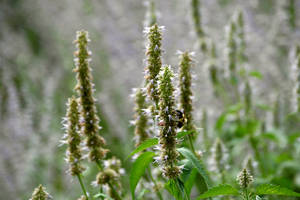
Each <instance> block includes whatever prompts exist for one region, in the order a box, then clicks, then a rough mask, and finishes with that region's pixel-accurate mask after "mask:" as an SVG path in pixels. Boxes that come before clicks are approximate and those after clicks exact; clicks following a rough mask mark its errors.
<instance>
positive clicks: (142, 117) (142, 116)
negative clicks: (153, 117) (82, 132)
mask: <svg viewBox="0 0 300 200" xmlns="http://www.w3.org/2000/svg"><path fill="white" fill-rule="evenodd" d="M145 109H147V104H146V94H145V92H144V90H143V89H140V88H139V89H137V91H136V93H135V108H134V111H135V115H134V118H135V121H134V125H135V129H134V134H135V139H136V143H135V146H139V145H140V144H141V143H142V142H143V141H145V140H146V139H147V138H148V137H149V134H148V115H147V114H146V113H145V111H144V110H145Z"/></svg>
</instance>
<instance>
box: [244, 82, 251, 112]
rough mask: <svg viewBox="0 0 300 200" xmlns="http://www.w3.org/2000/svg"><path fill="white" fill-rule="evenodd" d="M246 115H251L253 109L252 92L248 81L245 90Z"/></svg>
mask: <svg viewBox="0 0 300 200" xmlns="http://www.w3.org/2000/svg"><path fill="white" fill-rule="evenodd" d="M244 102H245V113H246V114H249V113H250V111H251V108H252V90H251V86H250V83H249V81H246V83H245V88H244Z"/></svg>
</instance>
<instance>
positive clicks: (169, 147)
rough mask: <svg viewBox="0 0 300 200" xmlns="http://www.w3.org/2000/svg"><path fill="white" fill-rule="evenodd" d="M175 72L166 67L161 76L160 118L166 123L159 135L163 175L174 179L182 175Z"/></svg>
mask: <svg viewBox="0 0 300 200" xmlns="http://www.w3.org/2000/svg"><path fill="white" fill-rule="evenodd" d="M172 78H173V72H172V70H171V68H170V66H167V65H166V66H164V68H163V69H162V71H161V74H160V76H159V81H160V82H159V94H160V102H159V108H160V112H159V118H160V120H161V121H163V122H164V126H161V129H160V134H159V144H160V150H161V152H160V160H161V162H162V165H163V174H164V176H166V177H167V178H170V179H174V178H176V177H178V175H179V174H180V169H179V167H178V166H176V165H177V158H178V156H179V154H178V152H177V150H176V143H177V141H176V121H175V120H174V119H175V117H176V116H175V110H174V106H175V100H174V95H173V92H174V88H173V84H172Z"/></svg>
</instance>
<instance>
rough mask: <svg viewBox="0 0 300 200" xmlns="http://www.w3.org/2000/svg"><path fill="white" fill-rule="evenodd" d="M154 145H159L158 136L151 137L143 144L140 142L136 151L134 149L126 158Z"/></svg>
mask: <svg viewBox="0 0 300 200" xmlns="http://www.w3.org/2000/svg"><path fill="white" fill-rule="evenodd" d="M154 145H158V138H150V139H148V140H146V141H144V142H143V143H142V144H140V145H139V146H138V147H137V148H136V149H135V150H134V151H132V152H131V153H130V154H129V156H127V158H126V160H127V159H128V158H130V157H131V156H133V155H134V154H136V153H138V152H141V151H143V150H145V149H148V148H150V147H152V146H154Z"/></svg>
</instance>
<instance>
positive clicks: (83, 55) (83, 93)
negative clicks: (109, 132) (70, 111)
mask: <svg viewBox="0 0 300 200" xmlns="http://www.w3.org/2000/svg"><path fill="white" fill-rule="evenodd" d="M89 41H90V40H89V38H88V33H87V32H86V31H78V32H77V38H76V40H75V43H76V46H77V51H76V52H75V64H76V68H75V70H74V71H75V72H76V73H77V74H76V78H77V85H76V87H75V90H76V91H77V93H78V95H79V103H80V115H81V119H80V125H81V127H82V133H83V134H84V135H85V136H86V137H87V141H86V145H87V147H88V148H89V159H90V160H91V161H96V162H98V161H99V160H102V159H103V158H104V157H105V155H106V153H107V151H108V150H107V149H104V148H103V147H104V145H105V140H104V139H103V138H102V137H101V136H100V135H99V130H100V127H99V125H98V123H99V118H98V116H97V110H96V107H95V99H94V97H93V83H92V74H91V68H90V65H89V62H90V55H91V52H90V51H89V50H88V47H87V43H88V42H89Z"/></svg>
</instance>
